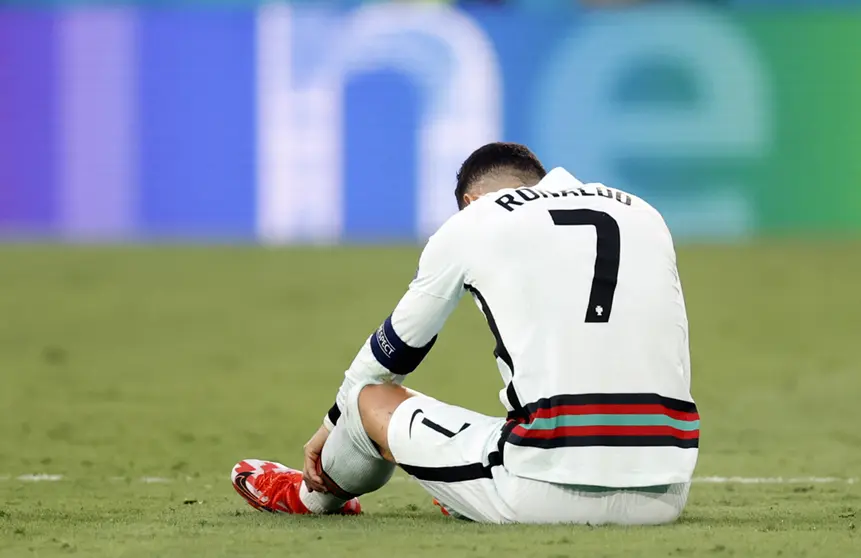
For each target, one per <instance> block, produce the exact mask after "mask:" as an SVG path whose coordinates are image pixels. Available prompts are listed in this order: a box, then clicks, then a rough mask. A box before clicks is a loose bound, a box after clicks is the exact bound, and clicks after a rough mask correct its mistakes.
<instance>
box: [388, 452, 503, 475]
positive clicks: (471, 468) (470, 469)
mask: <svg viewBox="0 0 861 558" xmlns="http://www.w3.org/2000/svg"><path fill="white" fill-rule="evenodd" d="M398 465H399V466H400V468H401V469H403V470H404V472H405V473H407V474H408V475H410V476H411V477H415V478H416V479H418V480H422V481H429V482H465V481H473V480H478V479H492V478H493V473H492V471H491V470H492V469H493V468H494V467H497V466H499V465H502V454H500V453H499V452H498V451H494V452H491V453H490V454H489V455H488V456H487V465H484V464H482V463H469V464H467V465H455V466H452V467H420V466H418V465H405V464H403V463H399V464H398Z"/></svg>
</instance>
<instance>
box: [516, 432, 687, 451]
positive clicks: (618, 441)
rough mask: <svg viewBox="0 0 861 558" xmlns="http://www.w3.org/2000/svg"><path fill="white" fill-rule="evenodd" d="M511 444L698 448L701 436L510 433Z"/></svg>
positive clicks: (552, 447)
mask: <svg viewBox="0 0 861 558" xmlns="http://www.w3.org/2000/svg"><path fill="white" fill-rule="evenodd" d="M506 442H508V443H509V444H512V445H515V446H522V447H530V448H541V449H556V448H581V447H589V446H605V447H662V446H671V447H677V448H686V449H688V448H698V447H699V446H700V440H699V438H693V439H690V440H682V439H679V438H676V437H675V436H564V437H560V438H548V439H542V438H523V437H521V436H518V435H517V434H509V435H508V439H507V440H506Z"/></svg>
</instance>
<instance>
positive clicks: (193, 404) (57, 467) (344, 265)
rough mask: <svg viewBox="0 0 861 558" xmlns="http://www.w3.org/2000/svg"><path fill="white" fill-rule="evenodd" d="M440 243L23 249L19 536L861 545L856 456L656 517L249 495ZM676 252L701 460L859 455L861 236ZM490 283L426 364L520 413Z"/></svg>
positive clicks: (632, 550) (715, 552)
mask: <svg viewBox="0 0 861 558" xmlns="http://www.w3.org/2000/svg"><path fill="white" fill-rule="evenodd" d="M417 254H418V252H417V251H416V250H415V249H407V248H374V249H365V248H340V249H301V250H300V249H291V250H275V249H263V248H178V247H158V248H134V247H124V248H71V247H36V246H13V247H4V248H0V316H2V319H0V431H2V434H0V555H2V556H10V557H12V556H15V557H18V556H66V555H70V554H75V555H77V556H159V557H170V556H184V557H187V556H207V557H209V556H230V557H238V556H267V555H272V554H277V555H283V556H288V557H291V558H293V557H296V558H300V557H313V558H320V557H340V556H350V557H356V558H378V557H380V556H410V557H426V556H427V557H431V556H432V557H434V558H439V557H440V556H479V557H480V556H486V557H494V558H496V557H507V556H515V555H539V556H542V557H544V558H552V557H567V556H578V557H580V556H589V557H599V556H608V557H609V556H625V557H631V556H634V557H638V558H639V557H645V558H649V557H652V556H691V557H699V556H757V557H759V556H809V557H820V556H822V557H831V556H835V557H841V556H858V555H859V552H861V551H859V549H861V537H859V534H858V530H857V529H856V524H857V523H858V522H859V520H861V517H859V516H858V514H859V513H861V482H856V483H854V484H852V483H848V482H844V481H839V480H838V481H834V482H828V483H817V482H812V481H810V480H802V481H797V482H792V483H784V484H741V483H737V482H730V483H723V484H708V483H699V484H696V485H695V486H694V487H693V489H692V492H691V498H690V501H689V505H688V508H687V510H686V512H685V514H684V516H683V519H682V520H681V521H680V522H679V523H678V524H675V525H672V526H666V527H658V528H654V527H653V528H627V529H625V528H614V527H601V528H589V527H571V526H554V527H528V526H507V527H499V526H482V525H474V524H468V523H464V522H458V521H454V520H449V519H446V518H444V517H442V516H441V515H439V513H438V511H437V510H436V509H435V508H434V507H433V506H431V504H430V499H429V497H427V496H426V495H425V494H424V493H423V492H422V491H421V489H420V488H418V487H417V486H416V485H415V484H414V483H412V482H410V481H408V480H406V478H405V477H404V476H403V475H400V474H399V476H398V477H396V480H395V481H394V482H392V483H391V484H390V485H389V486H387V487H386V488H384V489H383V490H382V491H380V492H379V493H376V494H372V495H368V496H366V497H365V498H363V504H364V507H365V509H366V511H367V513H366V514H365V515H364V516H362V517H359V518H338V517H311V518H309V517H287V516H273V515H268V514H263V513H260V512H255V511H253V510H251V509H250V508H249V507H247V506H246V505H245V504H244V503H243V502H242V501H241V500H240V499H239V497H238V496H237V495H235V494H234V493H233V491H232V489H231V487H230V485H229V480H228V473H229V470H230V468H231V466H232V465H233V463H234V462H236V461H237V460H239V459H240V458H243V457H260V458H267V459H276V460H280V461H283V462H285V463H287V464H299V463H300V462H301V446H302V444H303V443H304V442H305V440H306V438H307V437H308V436H310V434H311V433H312V432H313V430H314V429H315V428H316V427H317V426H318V425H319V422H320V420H321V418H322V416H323V413H324V412H325V411H326V409H328V407H329V406H330V405H331V402H332V398H333V397H334V394H335V390H336V389H337V386H338V385H339V383H340V378H341V375H342V372H343V370H344V369H345V367H346V366H347V365H348V364H349V362H350V360H351V359H352V357H353V356H354V354H355V352H356V350H358V348H359V347H360V346H361V344H362V343H363V342H364V340H365V338H366V336H367V335H369V334H370V333H371V332H372V331H373V329H374V328H375V327H376V326H377V325H378V324H379V322H380V321H381V320H382V319H384V318H385V316H386V315H387V314H388V313H389V312H390V311H391V309H392V308H393V307H394V304H395V303H396V302H397V300H398V298H399V297H400V295H401V294H402V292H403V289H404V288H405V287H406V285H407V283H408V282H409V280H410V279H411V277H412V275H413V272H414V270H415V265H416V260H417ZM679 267H680V271H681V274H682V280H683V283H684V286H685V290H686V296H687V301H688V311H689V314H690V321H691V336H692V356H693V379H694V395H695V397H696V398H697V402H698V404H699V407H700V410H701V413H702V417H703V429H702V436H703V437H702V445H701V452H700V464H699V467H698V470H697V475H698V476H699V477H707V476H720V477H731V476H740V477H783V478H785V479H786V478H790V477H835V478H837V479H850V478H853V477H861V434H859V427H861V405H859V403H858V398H859V393H861V360H859V357H858V347H859V345H861V243H858V242H854V243H852V242H842V243H833V242H825V241H823V242H821V243H815V244H803V245H800V244H796V243H790V242H782V243H767V244H758V245H753V246H747V247H733V248H726V247H689V248H685V249H682V250H681V251H680V255H679ZM472 306H473V305H472V304H470V303H469V302H468V301H464V303H463V304H462V306H461V308H459V309H458V310H457V311H456V312H455V315H454V316H453V317H452V319H451V321H450V323H449V324H448V326H447V327H446V329H445V330H444V331H443V334H442V335H441V336H440V340H439V342H438V344H437V346H436V347H435V348H434V350H433V352H432V353H431V354H430V356H429V357H428V359H427V360H426V362H425V364H424V365H423V366H422V367H421V368H420V369H419V370H418V371H417V372H416V373H414V374H413V376H412V377H411V379H410V384H409V385H411V386H412V387H415V388H417V389H420V390H423V391H426V392H428V393H430V394H432V395H434V396H437V397H440V398H442V399H446V400H448V401H451V402H453V403H457V404H461V405H465V406H468V407H472V408H475V409H476V410H479V411H482V412H486V413H499V412H501V409H500V407H499V404H498V401H497V399H496V392H497V390H498V389H499V388H500V387H501V382H500V380H499V377H498V375H497V373H496V370H495V365H494V362H493V359H492V357H491V350H492V347H493V341H492V338H491V336H490V333H489V332H488V331H487V327H486V325H485V324H484V321H483V318H482V317H481V315H480V314H479V312H478V311H477V310H476V309H475V308H474V307H472ZM22 475H57V476H62V478H61V479H59V480H53V481H48V480H42V481H40V482H35V481H32V480H30V481H26V480H19V477H20V476H22ZM37 478H39V477H37ZM42 478H44V477H42ZM52 478H57V477H52Z"/></svg>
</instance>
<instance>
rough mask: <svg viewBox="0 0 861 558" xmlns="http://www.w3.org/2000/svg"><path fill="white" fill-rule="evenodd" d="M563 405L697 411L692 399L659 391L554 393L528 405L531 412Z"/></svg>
mask: <svg viewBox="0 0 861 558" xmlns="http://www.w3.org/2000/svg"><path fill="white" fill-rule="evenodd" d="M563 405H663V406H664V407H666V408H667V409H671V410H673V411H679V412H680V413H696V412H698V411H697V405H696V403H693V402H692V401H682V400H681V399H673V398H672V397H664V396H663V395H658V394H657V393H581V394H577V395H554V396H553V397H550V398H546V399H539V400H538V401H535V402H533V403H529V404H527V405H526V410H527V411H528V412H529V414H530V415H531V414H533V413H535V412H536V411H537V410H538V409H552V408H553V407H560V406H563Z"/></svg>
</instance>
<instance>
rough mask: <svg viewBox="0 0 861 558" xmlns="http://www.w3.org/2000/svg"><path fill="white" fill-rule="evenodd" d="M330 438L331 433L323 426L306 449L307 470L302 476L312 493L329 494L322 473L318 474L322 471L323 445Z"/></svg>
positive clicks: (306, 445)
mask: <svg viewBox="0 0 861 558" xmlns="http://www.w3.org/2000/svg"><path fill="white" fill-rule="evenodd" d="M328 437H329V431H328V430H327V429H326V427H325V426H321V427H320V429H319V430H317V432H315V433H314V435H313V436H311V439H310V440H308V443H307V444H305V447H304V450H305V468H304V470H303V471H302V474H303V476H304V478H305V486H307V487H308V490H310V491H311V492H328V490H326V486H325V485H324V484H323V479H322V478H321V477H320V473H318V471H320V469H321V467H320V465H321V463H320V456H321V455H322V454H323V445H324V444H325V443H326V439H327V438H328Z"/></svg>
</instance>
